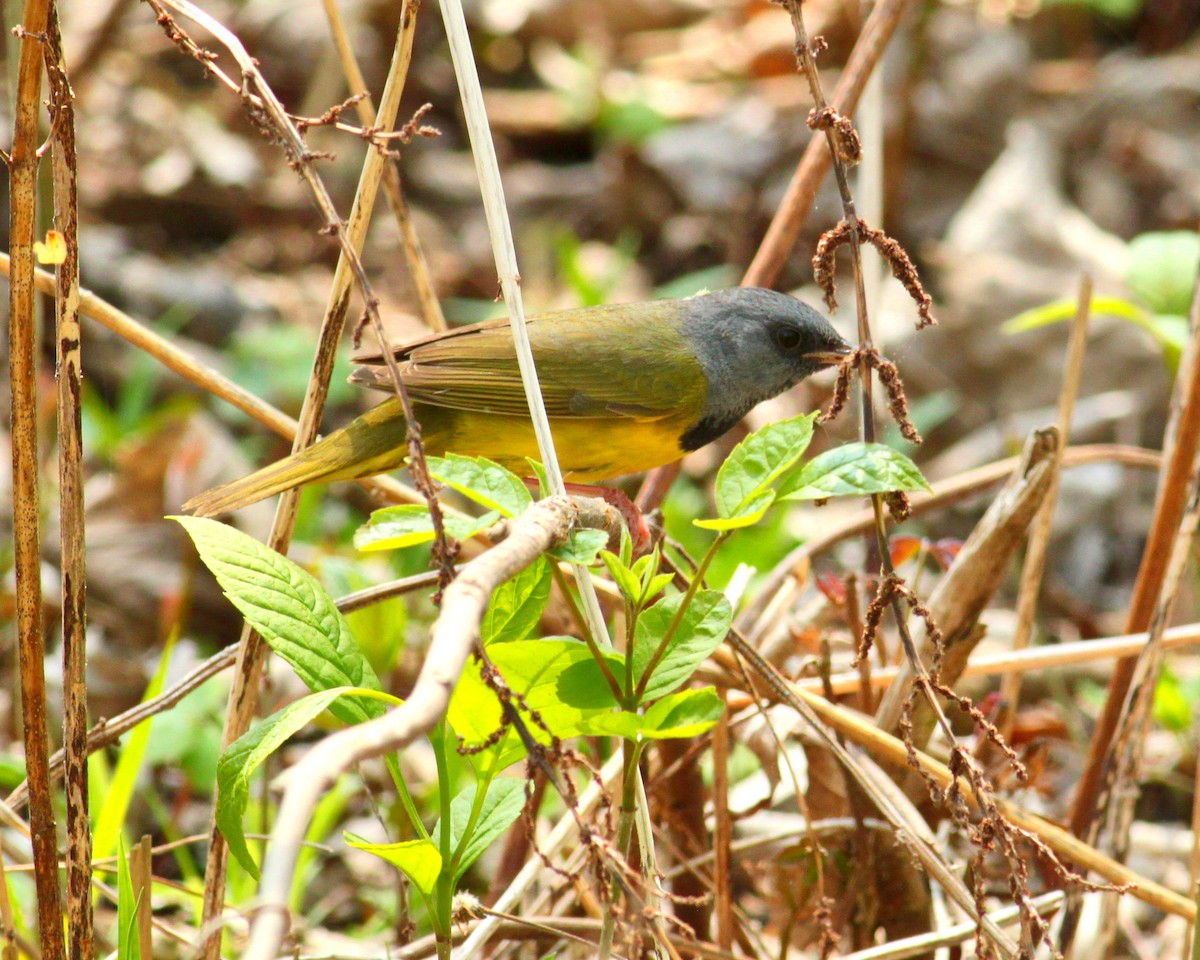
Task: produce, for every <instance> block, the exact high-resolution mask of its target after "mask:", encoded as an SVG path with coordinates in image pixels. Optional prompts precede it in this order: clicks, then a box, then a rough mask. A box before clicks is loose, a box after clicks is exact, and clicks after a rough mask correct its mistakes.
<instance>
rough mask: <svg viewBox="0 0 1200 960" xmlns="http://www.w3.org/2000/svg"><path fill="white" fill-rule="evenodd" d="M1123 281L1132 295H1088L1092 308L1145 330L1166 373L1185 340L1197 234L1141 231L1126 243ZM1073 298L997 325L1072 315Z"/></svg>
mask: <svg viewBox="0 0 1200 960" xmlns="http://www.w3.org/2000/svg"><path fill="white" fill-rule="evenodd" d="M1128 250H1129V262H1128V264H1127V265H1126V268H1125V283H1126V285H1127V286H1128V287H1129V289H1130V291H1131V292H1132V293H1133V296H1134V299H1125V298H1123V297H1093V298H1092V304H1091V308H1092V312H1093V313H1099V314H1106V315H1108V316H1112V317H1117V318H1119V319H1121V320H1125V321H1127V322H1129V323H1132V324H1133V325H1135V326H1137V327H1141V328H1142V329H1143V330H1145V331H1146V332H1147V333H1148V334H1150V336H1151V337H1153V338H1154V341H1155V342H1156V343H1157V344H1158V347H1159V349H1160V350H1161V351H1162V355H1163V360H1164V361H1165V362H1166V364H1167V367H1168V368H1169V369H1170V370H1171V372H1172V373H1175V372H1176V371H1177V370H1178V369H1179V360H1180V357H1181V356H1182V354H1183V346H1184V343H1185V342H1186V340H1187V333H1188V320H1187V313H1188V309H1189V307H1190V305H1191V299H1192V288H1193V287H1194V286H1195V283H1196V271H1197V267H1200V235H1197V234H1195V233H1192V232H1189V231H1184V230H1178V231H1172V232H1168V233H1143V234H1141V235H1140V236H1138V237H1134V239H1133V240H1131V241H1130V243H1129V247H1128ZM1075 310H1076V303H1075V301H1074V300H1055V301H1053V302H1052V303H1047V304H1044V305H1043V306H1040V307H1034V308H1033V309H1032V310H1026V311H1025V312H1024V313H1020V314H1018V315H1017V316H1015V317H1013V318H1012V319H1011V320H1009V321H1008V322H1007V323H1005V324H1004V326H1003V327H1002V328H1001V329H1002V330H1003V331H1004V332H1005V333H1022V332H1024V331H1026V330H1033V329H1036V328H1037V327H1044V326H1047V325H1048V324H1051V323H1061V322H1062V321H1064V320H1069V319H1070V318H1071V317H1073V316H1074V315H1075Z"/></svg>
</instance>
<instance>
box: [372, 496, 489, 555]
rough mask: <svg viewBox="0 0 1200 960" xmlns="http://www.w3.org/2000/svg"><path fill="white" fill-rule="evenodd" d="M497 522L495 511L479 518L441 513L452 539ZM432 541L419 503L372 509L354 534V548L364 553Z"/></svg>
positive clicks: (467, 536)
mask: <svg viewBox="0 0 1200 960" xmlns="http://www.w3.org/2000/svg"><path fill="white" fill-rule="evenodd" d="M499 519H500V512H499V511H498V510H491V511H489V512H488V513H485V514H484V515H483V516H482V517H464V516H461V515H459V514H453V513H443V514H442V520H443V522H444V524H445V529H446V532H447V533H448V534H449V535H450V536H451V537H453V538H454V539H455V540H469V539H470V538H471V537H473V536H475V534H477V533H479V532H480V531H482V530H486V529H487V528H488V527H490V526H491V525H492V524H494V523H495V522H496V521H497V520H499ZM432 540H433V518H432V517H430V515H429V508H428V507H425V506H423V505H421V504H419V503H405V504H401V505H399V506H396V507H384V508H383V509H382V510H376V511H375V512H374V513H372V514H371V519H369V520H368V521H367V522H366V523H365V524H363V525H362V526H361V527H359V528H358V529H357V530H355V531H354V546H355V547H356V548H357V549H359V550H362V551H364V552H369V551H375V550H401V549H403V548H404V547H412V546H416V545H417V544H421V543H429V542H431V541H432Z"/></svg>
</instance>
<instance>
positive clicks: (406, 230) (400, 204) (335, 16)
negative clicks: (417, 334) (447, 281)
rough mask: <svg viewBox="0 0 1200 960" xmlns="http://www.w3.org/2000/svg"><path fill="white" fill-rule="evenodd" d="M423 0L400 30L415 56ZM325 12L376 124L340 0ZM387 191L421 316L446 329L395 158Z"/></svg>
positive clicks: (409, 4) (349, 75) (408, 6)
mask: <svg viewBox="0 0 1200 960" xmlns="http://www.w3.org/2000/svg"><path fill="white" fill-rule="evenodd" d="M420 5H421V4H420V0H404V9H403V11H402V12H401V14H400V33H401V35H402V36H403V35H407V37H408V42H407V44H406V52H405V55H406V56H408V57H410V58H411V56H412V35H413V26H414V25H415V23H416V18H417V9H418V7H420ZM324 7H325V16H326V18H327V19H328V20H329V32H330V33H331V34H332V36H333V45H334V46H335V47H336V48H337V52H338V59H339V60H340V62H341V64H342V73H343V74H345V77H346V86H347V87H348V88H349V90H350V93H351V94H353V95H355V96H359V97H361V99H360V100H359V101H358V102H357V103H356V104H355V105H354V107H355V109H356V110H357V111H358V116H359V119H360V120H361V121H362V124H363V126H364V127H367V128H372V127H374V126H375V105H374V104H373V103H372V101H371V95H370V92H369V91H368V90H367V82H366V80H365V79H364V77H363V75H362V70H360V69H359V66H358V58H357V57H356V56H355V55H354V48H353V47H352V46H351V45H350V38H349V37H348V36H347V34H346V25H345V22H344V21H343V19H342V14H341V10H340V9H339V8H338V4H337V0H324ZM383 195H384V196H385V197H386V198H387V202H388V206H389V207H391V209H392V216H394V217H395V218H396V225H397V226H398V227H399V228H400V243H401V247H402V248H403V250H404V259H405V260H406V261H407V263H408V272H409V275H410V276H411V277H412V282H413V289H414V290H415V292H416V294H417V303H418V304H420V307H421V316H422V317H423V318H424V320H425V324H426V326H428V327H429V328H430V329H431V330H445V329H446V317H445V316H444V315H443V313H442V305H441V302H440V301H439V300H438V297H437V291H436V290H435V289H434V286H433V276H432V274H431V273H430V270H429V262H428V260H427V259H426V258H425V248H424V246H423V245H422V244H421V237H420V235H419V234H418V233H417V229H416V225H415V224H414V223H413V218H412V211H411V210H410V209H409V206H408V201H407V200H406V199H405V197H404V188H403V186H402V184H401V182H400V170H399V167H398V166H397V165H396V163H395V161H394V160H391V161H389V162H388V163H386V164H385V165H384V169H383Z"/></svg>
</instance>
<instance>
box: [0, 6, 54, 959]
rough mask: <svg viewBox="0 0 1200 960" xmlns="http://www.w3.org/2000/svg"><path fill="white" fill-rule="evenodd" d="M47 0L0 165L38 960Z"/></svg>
mask: <svg viewBox="0 0 1200 960" xmlns="http://www.w3.org/2000/svg"><path fill="white" fill-rule="evenodd" d="M49 7H50V2H49V0H25V7H24V12H23V14H22V23H23V25H22V27H20V28H18V29H19V33H18V36H19V37H20V47H21V53H20V58H19V62H18V65H17V99H16V107H15V121H14V125H13V144H12V153H11V156H10V163H9V210H10V215H9V216H10V220H9V246H8V249H9V252H10V255H11V257H12V261H13V271H12V280H11V283H10V286H9V378H10V381H11V384H12V461H13V467H12V483H13V569H14V572H15V574H16V606H17V616H16V620H17V638H18V647H19V650H20V673H21V707H22V719H23V721H24V728H25V765H26V769H27V771H28V776H29V782H30V825H31V827H32V828H33V837H32V841H33V857H34V867H35V870H34V883H35V886H36V889H37V904H38V928H39V932H40V935H41V948H42V955H43V956H44V957H45V958H46V960H61V958H62V957H63V956H64V944H63V930H62V926H63V919H62V901H61V897H60V893H59V887H58V850H57V847H58V838H57V832H56V829H55V823H54V800H53V796H52V794H51V788H50V773H49V764H48V757H47V753H48V751H47V744H48V731H47V728H46V677H45V672H44V669H43V663H44V660H45V656H46V650H45V638H44V636H43V634H42V589H41V577H42V570H41V556H40V542H39V541H40V537H39V524H40V522H41V521H40V517H39V507H38V462H37V385H36V371H37V361H36V351H35V349H34V342H35V339H36V335H35V331H34V311H35V306H36V305H35V302H34V300H35V298H34V284H33V270H34V267H33V238H34V222H35V206H36V200H37V174H38V155H37V148H38V111H39V109H40V103H39V97H40V95H41V88H42V59H43V53H42V44H43V43H44V42H45V33H46V26H47V23H48V18H49Z"/></svg>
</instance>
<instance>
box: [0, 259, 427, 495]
mask: <svg viewBox="0 0 1200 960" xmlns="http://www.w3.org/2000/svg"><path fill="white" fill-rule="evenodd" d="M11 269H12V262H11V260H10V259H9V256H8V254H7V253H2V252H0V275H3V276H8V275H9V274H10V272H11ZM33 279H34V283H35V284H36V286H37V289H38V291H39V292H40V293H44V294H47V295H49V296H54V292H55V289H56V285H57V280H56V279H55V276H54V274H52V273H50V272H49V271H46V270H41V269H38V270H35V271H34V275H33ZM79 296H80V299H79V311H80V313H82V314H83V316H85V317H86V318H87V319H89V320H94V321H96V322H97V323H99V324H100V325H101V326H102V327H104V328H105V329H106V330H111V331H112V332H113V333H115V334H116V335H117V336H119V337H121V339H123V340H125V341H126V342H128V343H130V344H131V345H133V346H135V347H137V348H138V349H139V350H142V351H143V352H145V353H146V354H147V355H148V356H150V357H152V358H154V359H155V360H157V361H158V362H159V363H161V364H162V365H163V366H164V367H166V368H167V369H168V370H171V371H173V372H174V373H177V374H179V376H181V377H183V379H184V380H186V381H187V382H188V383H191V384H193V385H194V386H196V387H199V388H200V389H201V390H204V391H206V392H208V393H211V394H212V395H213V396H215V397H218V398H220V399H221V400H224V401H225V402H226V403H228V404H230V405H231V406H233V407H235V408H236V409H238V410H241V411H242V412H243V413H244V414H246V415H247V416H248V417H250V418H251V419H252V420H255V421H257V422H258V423H261V424H262V425H263V426H265V427H266V428H267V429H269V430H271V431H272V432H274V433H275V434H277V435H278V436H281V437H283V439H285V440H294V439H295V437H296V426H297V424H296V421H295V420H294V419H293V418H292V417H289V416H288V415H287V414H286V413H283V412H282V411H280V410H279V409H277V408H276V407H273V406H271V404H269V403H267V402H266V401H265V400H261V399H259V398H258V397H257V396H255V395H254V394H252V393H250V391H248V390H246V389H245V388H243V387H241V386H239V385H238V384H236V383H234V382H233V381H232V380H230V379H229V378H228V377H226V376H225V375H224V374H223V373H221V372H220V371H218V370H215V369H214V368H212V367H210V366H208V365H207V364H205V363H202V362H201V361H199V360H197V359H196V358H195V357H193V356H192V355H191V354H190V353H188V352H187V351H186V350H184V349H182V348H181V347H179V346H177V345H176V344H175V343H172V342H171V341H170V340H168V339H166V338H165V337H163V336H160V335H159V334H157V333H155V332H154V331H153V330H151V329H150V328H149V327H147V326H145V325H144V324H141V323H139V322H138V321H137V320H135V319H134V318H133V317H131V316H129V315H128V314H127V313H124V312H123V311H121V310H118V309H117V308H116V307H114V306H113V305H112V304H111V303H109V302H108V301H106V300H105V299H104V298H103V297H98V296H97V295H96V294H94V293H92V292H91V291H90V290H87V289H83V288H81V289H80V293H79ZM357 482H358V483H359V484H361V485H362V486H363V487H364V488H366V489H367V490H371V491H374V492H375V493H377V494H379V495H380V496H382V497H383V498H384V499H386V500H388V501H391V502H398V503H424V502H425V500H424V499H423V498H422V497H421V495H420V494H419V493H417V492H416V491H415V490H413V489H411V488H409V487H406V486H404V485H403V484H402V483H400V482H399V481H397V480H395V479H394V478H392V477H372V478H370V479H364V480H359V481H357Z"/></svg>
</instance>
